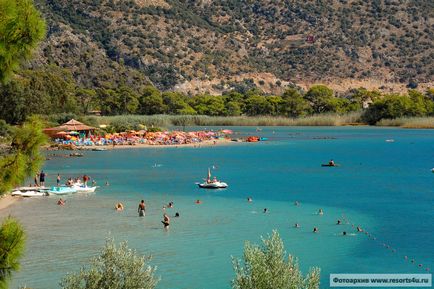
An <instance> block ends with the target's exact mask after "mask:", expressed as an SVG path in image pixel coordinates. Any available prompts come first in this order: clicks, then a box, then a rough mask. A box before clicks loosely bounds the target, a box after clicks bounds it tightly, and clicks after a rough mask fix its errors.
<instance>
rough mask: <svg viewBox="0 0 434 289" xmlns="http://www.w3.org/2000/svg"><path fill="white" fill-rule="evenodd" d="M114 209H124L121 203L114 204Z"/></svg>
mask: <svg viewBox="0 0 434 289" xmlns="http://www.w3.org/2000/svg"><path fill="white" fill-rule="evenodd" d="M115 210H116V211H123V210H124V205H123V204H122V203H117V204H116V206H115Z"/></svg>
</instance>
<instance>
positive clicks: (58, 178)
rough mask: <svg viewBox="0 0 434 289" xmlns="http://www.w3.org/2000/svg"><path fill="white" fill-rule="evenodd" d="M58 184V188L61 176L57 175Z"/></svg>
mask: <svg viewBox="0 0 434 289" xmlns="http://www.w3.org/2000/svg"><path fill="white" fill-rule="evenodd" d="M56 183H57V186H60V174H57V178H56Z"/></svg>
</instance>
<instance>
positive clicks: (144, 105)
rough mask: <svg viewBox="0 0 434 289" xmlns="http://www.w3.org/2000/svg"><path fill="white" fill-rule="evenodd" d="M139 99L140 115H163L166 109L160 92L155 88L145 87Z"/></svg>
mask: <svg viewBox="0 0 434 289" xmlns="http://www.w3.org/2000/svg"><path fill="white" fill-rule="evenodd" d="M141 94H142V96H141V97H140V107H139V113H140V114H148V115H149V114H160V113H164V112H165V110H166V108H165V105H164V102H163V97H162V95H161V91H159V90H158V89H157V88H155V87H153V86H151V85H147V86H145V87H144V88H143V90H142V92H141Z"/></svg>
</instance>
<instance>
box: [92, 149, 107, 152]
mask: <svg viewBox="0 0 434 289" xmlns="http://www.w3.org/2000/svg"><path fill="white" fill-rule="evenodd" d="M106 150H107V149H106V148H93V149H92V151H94V152H103V151H106Z"/></svg>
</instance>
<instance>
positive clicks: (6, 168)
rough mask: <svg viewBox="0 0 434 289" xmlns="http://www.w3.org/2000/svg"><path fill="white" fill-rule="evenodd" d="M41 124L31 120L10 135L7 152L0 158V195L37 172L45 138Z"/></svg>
mask: <svg viewBox="0 0 434 289" xmlns="http://www.w3.org/2000/svg"><path fill="white" fill-rule="evenodd" d="M42 128H43V125H42V122H41V121H40V120H39V119H37V118H31V119H29V120H28V121H26V122H25V123H24V124H23V125H22V126H21V127H16V128H14V129H13V131H12V133H11V142H10V147H9V151H8V153H7V154H6V155H5V156H2V157H1V158H0V194H4V193H6V192H8V191H9V190H10V189H11V188H12V187H14V186H17V185H19V184H21V183H22V182H24V180H25V179H26V178H27V177H29V176H32V175H34V174H35V173H36V171H38V170H39V168H40V166H41V164H42V162H43V160H44V158H43V156H42V155H41V153H40V152H39V148H40V146H41V145H43V144H44V143H45V142H46V141H47V138H46V136H45V134H44V133H43V132H42Z"/></svg>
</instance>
